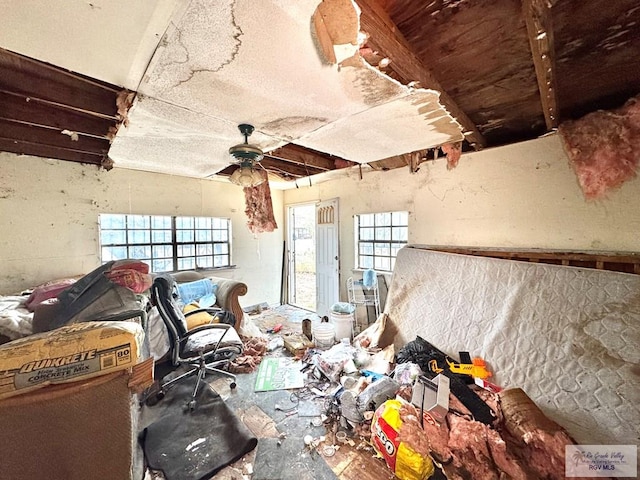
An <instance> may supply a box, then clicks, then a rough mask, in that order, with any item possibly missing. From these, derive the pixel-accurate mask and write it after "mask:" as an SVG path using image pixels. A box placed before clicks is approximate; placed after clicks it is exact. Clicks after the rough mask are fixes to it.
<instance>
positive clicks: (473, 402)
mask: <svg viewBox="0 0 640 480" xmlns="http://www.w3.org/2000/svg"><path fill="white" fill-rule="evenodd" d="M447 358H449V359H450V360H452V359H451V358H450V357H447V355H446V354H445V353H444V352H443V351H441V350H440V349H438V348H437V347H435V346H434V345H432V344H431V343H429V342H427V341H426V340H425V339H424V338H421V337H419V336H418V337H416V339H415V340H413V341H411V342H409V343H407V344H406V345H405V346H404V347H402V348H401V349H400V351H399V352H398V354H397V355H396V363H406V362H413V363H416V364H418V366H419V367H420V368H421V369H422V371H423V373H424V375H425V376H426V377H427V378H430V379H431V378H434V377H435V376H436V375H437V373H436V372H434V371H433V369H432V368H431V366H430V363H432V362H433V361H435V362H436V364H437V367H438V368H439V369H442V374H443V375H446V376H447V377H449V379H450V381H451V383H450V389H451V393H453V394H454V395H455V396H456V397H457V398H458V400H460V401H461V402H462V404H463V405H464V406H465V407H467V408H468V409H469V411H470V412H471V413H472V415H473V417H474V419H475V420H477V421H479V422H482V423H485V424H487V425H491V424H492V423H493V421H494V420H495V419H496V416H495V414H494V412H493V410H491V408H489V406H488V405H487V404H486V403H485V402H484V401H483V400H482V399H481V398H480V397H478V395H476V393H475V392H474V391H473V390H471V389H470V388H469V386H468V385H467V384H468V383H473V379H472V378H471V377H470V376H469V375H463V374H458V373H453V372H452V371H451V370H449V368H448V364H447Z"/></svg>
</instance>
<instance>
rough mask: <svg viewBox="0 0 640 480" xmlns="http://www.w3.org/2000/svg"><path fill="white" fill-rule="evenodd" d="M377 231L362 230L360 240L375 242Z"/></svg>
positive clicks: (371, 229) (370, 229)
mask: <svg viewBox="0 0 640 480" xmlns="http://www.w3.org/2000/svg"><path fill="white" fill-rule="evenodd" d="M374 232H375V230H374V229H373V228H361V229H360V240H373V238H374Z"/></svg>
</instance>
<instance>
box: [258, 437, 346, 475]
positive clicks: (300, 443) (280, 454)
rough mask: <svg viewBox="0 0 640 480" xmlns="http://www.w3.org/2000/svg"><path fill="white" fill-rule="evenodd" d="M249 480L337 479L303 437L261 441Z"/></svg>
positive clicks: (264, 439)
mask: <svg viewBox="0 0 640 480" xmlns="http://www.w3.org/2000/svg"><path fill="white" fill-rule="evenodd" d="M251 479H252V480H338V477H336V475H335V473H333V470H331V467H329V465H327V462H325V461H324V458H322V456H321V455H320V454H319V453H318V452H315V451H314V452H313V453H311V452H310V451H309V449H308V448H306V447H305V445H304V440H303V439H302V438H292V437H287V438H284V439H282V440H278V439H277V438H261V439H260V441H259V442H258V450H257V452H256V460H255V463H254V466H253V476H252V477H251Z"/></svg>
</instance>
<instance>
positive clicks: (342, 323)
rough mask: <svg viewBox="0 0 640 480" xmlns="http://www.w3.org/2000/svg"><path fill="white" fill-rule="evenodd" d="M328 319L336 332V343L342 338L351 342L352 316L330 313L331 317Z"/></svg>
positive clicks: (353, 318) (351, 314) (349, 314)
mask: <svg viewBox="0 0 640 480" xmlns="http://www.w3.org/2000/svg"><path fill="white" fill-rule="evenodd" d="M329 318H330V320H331V323H332V324H333V326H334V328H335V330H336V341H337V342H339V341H341V340H342V339H343V338H348V339H349V341H351V340H352V338H351V335H352V333H353V322H354V320H355V317H354V314H353V313H338V312H331V316H330V317H329Z"/></svg>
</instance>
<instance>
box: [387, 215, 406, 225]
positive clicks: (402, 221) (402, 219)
mask: <svg viewBox="0 0 640 480" xmlns="http://www.w3.org/2000/svg"><path fill="white" fill-rule="evenodd" d="M391 221H392V222H393V225H409V212H393V213H392V214H391Z"/></svg>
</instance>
